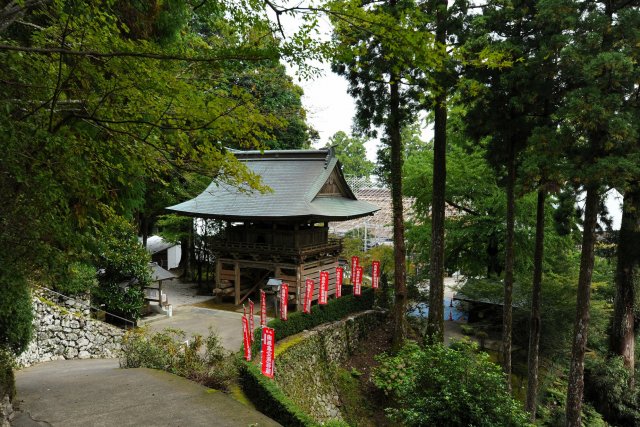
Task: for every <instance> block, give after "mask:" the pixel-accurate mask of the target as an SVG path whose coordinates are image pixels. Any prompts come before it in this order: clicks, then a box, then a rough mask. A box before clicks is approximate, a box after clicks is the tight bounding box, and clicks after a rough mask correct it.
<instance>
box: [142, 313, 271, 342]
mask: <svg viewBox="0 0 640 427" xmlns="http://www.w3.org/2000/svg"><path fill="white" fill-rule="evenodd" d="M259 324H260V316H254V325H256V326H257V325H259ZM146 325H147V327H148V328H149V330H151V331H161V330H163V329H166V328H174V329H180V330H182V331H184V332H185V333H186V338H187V339H189V338H190V337H191V336H192V335H194V334H200V335H202V336H203V337H207V336H208V335H209V328H211V330H213V331H214V332H216V333H217V334H218V336H219V337H220V340H221V342H222V346H223V347H224V348H225V349H227V350H229V351H233V352H235V351H238V350H240V348H241V347H242V313H235V312H233V311H226V310H215V309H210V308H200V307H193V306H187V305H183V306H180V307H178V308H176V309H174V311H173V316H171V317H167V316H159V317H157V318H156V319H153V320H152V321H150V322H148V323H147V324H146Z"/></svg>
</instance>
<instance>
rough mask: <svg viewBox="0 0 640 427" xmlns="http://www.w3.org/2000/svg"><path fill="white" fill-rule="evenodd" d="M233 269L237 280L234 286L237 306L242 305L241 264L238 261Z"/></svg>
mask: <svg viewBox="0 0 640 427" xmlns="http://www.w3.org/2000/svg"><path fill="white" fill-rule="evenodd" d="M233 269H234V272H235V279H234V281H233V285H234V287H235V294H236V295H235V305H239V304H240V264H239V263H238V261H236V262H235V263H234V264H233Z"/></svg>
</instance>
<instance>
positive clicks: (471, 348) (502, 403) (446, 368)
mask: <svg viewBox="0 0 640 427" xmlns="http://www.w3.org/2000/svg"><path fill="white" fill-rule="evenodd" d="M378 360H379V361H380V365H379V366H378V367H377V368H375V370H374V373H373V382H374V384H375V385H376V386H377V387H378V388H380V389H381V390H383V391H384V392H385V394H387V395H388V396H390V397H391V398H392V400H393V402H395V404H396V405H395V406H394V407H390V408H387V409H386V411H387V412H388V414H389V415H390V416H391V418H392V419H394V420H396V421H398V422H400V423H402V424H404V425H407V426H437V425H446V426H469V425H474V426H526V425H530V424H529V423H528V416H527V414H526V412H524V411H523V410H522V408H521V407H520V404H519V403H518V402H517V401H515V400H514V399H513V398H512V397H511V396H510V395H509V393H508V391H507V389H506V386H505V382H504V376H503V374H502V370H501V369H500V367H499V366H498V365H496V364H495V363H492V362H491V361H490V360H489V356H488V355H487V354H486V353H483V352H478V351H477V346H476V345H475V344H472V343H470V342H468V341H466V342H465V341H462V342H459V343H458V344H456V346H455V348H448V347H445V346H444V345H442V344H435V345H430V346H425V347H420V346H419V345H418V344H416V343H415V342H409V343H407V344H406V345H405V346H404V347H403V348H402V349H401V350H400V352H399V353H398V354H397V355H394V356H390V355H383V356H381V357H379V359H378Z"/></svg>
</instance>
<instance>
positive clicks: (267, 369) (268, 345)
mask: <svg viewBox="0 0 640 427" xmlns="http://www.w3.org/2000/svg"><path fill="white" fill-rule="evenodd" d="M274 347H275V331H274V330H273V329H272V328H267V327H264V328H262V375H264V376H265V377H269V378H273V371H274V369H273V368H274V363H273V362H274V360H273V359H274Z"/></svg>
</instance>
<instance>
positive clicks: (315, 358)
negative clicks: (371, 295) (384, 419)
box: [275, 310, 386, 422]
mask: <svg viewBox="0 0 640 427" xmlns="http://www.w3.org/2000/svg"><path fill="white" fill-rule="evenodd" d="M385 320H386V313H385V312H382V311H378V310H369V311H365V312H362V313H358V314H356V315H353V316H349V317H348V318H346V319H343V320H340V321H337V322H332V323H328V324H325V325H322V326H320V327H318V328H315V329H314V330H311V331H305V332H302V333H301V334H298V335H294V336H292V337H289V338H287V339H285V340H283V341H282V342H280V343H278V344H277V346H276V350H275V351H276V358H275V381H276V383H277V385H278V387H279V388H280V389H281V390H282V391H283V392H284V394H285V395H286V396H287V397H289V398H290V399H291V400H292V401H293V402H294V403H295V404H296V405H297V406H298V407H300V409H302V410H303V411H304V412H305V413H307V414H308V415H310V416H311V417H312V418H314V419H315V420H316V421H318V422H325V421H329V420H342V415H341V412H340V407H341V406H342V405H341V402H340V397H339V393H338V390H337V389H336V385H337V383H338V382H337V377H336V375H337V372H336V366H337V365H340V364H342V363H344V362H345V361H346V360H347V359H348V358H349V356H351V355H352V354H353V353H354V352H355V351H356V350H357V348H358V343H359V342H360V340H361V339H362V338H364V337H365V336H366V335H367V334H369V333H371V332H372V331H374V330H375V329H376V328H377V327H378V326H379V325H380V324H381V322H383V321H385Z"/></svg>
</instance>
